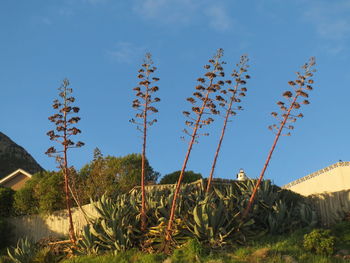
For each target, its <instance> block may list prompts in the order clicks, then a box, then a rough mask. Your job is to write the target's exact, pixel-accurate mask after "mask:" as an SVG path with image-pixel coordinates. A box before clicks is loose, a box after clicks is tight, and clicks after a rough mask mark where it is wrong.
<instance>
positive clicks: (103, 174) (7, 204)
mask: <svg viewBox="0 0 350 263" xmlns="http://www.w3.org/2000/svg"><path fill="white" fill-rule="evenodd" d="M140 174H141V155H139V154H129V155H126V156H122V157H114V156H106V157H103V156H102V154H101V153H100V152H99V151H97V150H96V151H95V156H94V159H93V160H92V161H91V162H90V163H89V164H86V165H85V166H83V167H82V169H81V170H80V171H75V170H74V169H71V172H70V177H71V181H72V189H73V191H74V193H75V195H76V196H77V198H78V199H79V200H80V202H81V204H87V203H89V202H90V198H92V199H93V200H97V199H99V198H101V196H102V195H104V194H105V195H106V196H108V197H115V196H116V195H118V194H120V193H126V192H128V191H130V190H131V189H132V188H133V187H134V186H137V185H139V180H140ZM158 177H159V173H158V172H155V171H154V170H153V168H152V167H151V166H150V165H149V163H148V161H147V160H146V181H147V182H154V181H156V180H157V179H158ZM63 185H64V181H63V176H62V173H61V172H53V171H44V172H39V173H36V174H34V175H33V177H32V178H31V180H29V181H27V182H26V184H25V186H24V187H23V188H22V189H20V190H19V191H17V192H15V193H14V192H13V191H11V190H10V189H7V188H0V198H1V205H0V213H1V211H2V210H1V207H4V209H5V208H6V209H7V210H6V211H8V213H12V214H16V215H23V214H35V213H44V214H47V213H52V212H54V211H56V210H60V209H65V207H66V206H65V200H64V193H63V191H62V189H63ZM7 192H9V193H10V192H11V193H12V194H11V196H12V195H13V193H14V197H11V198H10V196H8V194H7V195H6V196H5V193H7ZM13 199H14V202H13V208H14V209H11V208H12V200H13ZM72 201H74V200H72ZM10 210H11V211H10Z"/></svg>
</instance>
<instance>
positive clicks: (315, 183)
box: [283, 162, 350, 196]
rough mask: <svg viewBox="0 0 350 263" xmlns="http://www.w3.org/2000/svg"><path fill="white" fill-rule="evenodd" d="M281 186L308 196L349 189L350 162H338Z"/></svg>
mask: <svg viewBox="0 0 350 263" xmlns="http://www.w3.org/2000/svg"><path fill="white" fill-rule="evenodd" d="M283 188H286V189H289V190H292V191H294V192H297V193H299V194H301V195H304V196H308V195H312V194H318V193H324V192H338V191H343V190H348V189H350V162H338V163H335V164H333V165H331V166H328V167H326V168H324V169H321V170H319V171H317V172H314V173H312V174H309V175H307V176H305V177H302V178H300V179H298V180H296V181H293V182H291V183H289V184H287V185H285V186H283Z"/></svg>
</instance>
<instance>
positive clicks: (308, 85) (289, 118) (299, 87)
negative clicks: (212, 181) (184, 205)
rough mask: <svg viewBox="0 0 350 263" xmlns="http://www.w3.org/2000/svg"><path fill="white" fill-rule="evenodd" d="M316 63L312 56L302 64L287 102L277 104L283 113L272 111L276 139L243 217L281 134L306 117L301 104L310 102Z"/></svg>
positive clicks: (289, 91)
mask: <svg viewBox="0 0 350 263" xmlns="http://www.w3.org/2000/svg"><path fill="white" fill-rule="evenodd" d="M315 64H316V62H315V58H314V57H311V58H310V60H309V62H307V63H305V64H304V65H303V66H302V70H303V74H301V73H300V72H296V74H297V79H296V80H295V81H289V82H288V84H289V85H290V86H291V89H290V90H287V91H285V92H284V93H283V97H284V98H285V99H286V100H287V101H286V102H282V101H279V102H277V105H278V106H279V107H280V109H281V113H280V114H278V113H277V112H272V113H271V115H272V116H273V117H274V118H276V119H277V124H273V125H271V126H269V129H270V130H272V131H273V132H274V133H275V139H274V141H273V144H272V147H271V149H270V151H269V154H268V156H267V159H266V161H265V164H264V167H263V169H262V170H261V173H260V176H259V179H258V181H257V182H256V184H255V187H254V189H253V192H252V195H251V197H250V199H249V202H248V205H247V207H246V209H245V210H244V212H243V218H245V217H246V216H247V215H248V213H249V210H250V208H251V206H252V204H253V202H254V199H255V197H256V193H257V191H258V188H259V186H260V184H261V181H262V179H263V177H264V174H265V171H266V169H267V166H268V165H269V162H270V160H271V156H272V154H273V152H274V150H275V147H276V145H277V142H278V139H279V138H280V136H281V135H286V136H290V135H291V133H290V132H288V133H285V134H283V131H284V130H285V129H287V130H293V129H294V125H291V124H290V123H295V122H296V121H297V119H298V118H302V117H304V115H303V114H302V113H300V108H301V104H305V105H307V104H310V102H309V100H307V98H308V97H309V95H308V91H311V90H312V89H313V88H312V84H313V83H314V81H313V79H311V77H313V72H315V71H316V70H315V69H313V66H314V65H315ZM299 98H304V99H303V101H302V102H298V99H299ZM293 111H298V112H296V113H293V114H292V112H293Z"/></svg>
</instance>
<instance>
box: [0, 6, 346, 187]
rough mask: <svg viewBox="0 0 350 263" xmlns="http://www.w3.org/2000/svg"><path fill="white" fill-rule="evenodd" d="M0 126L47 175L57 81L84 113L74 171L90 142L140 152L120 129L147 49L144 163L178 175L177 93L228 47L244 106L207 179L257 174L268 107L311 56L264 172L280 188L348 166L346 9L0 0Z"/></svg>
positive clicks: (266, 137) (207, 152)
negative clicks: (287, 127) (288, 128)
mask: <svg viewBox="0 0 350 263" xmlns="http://www.w3.org/2000/svg"><path fill="white" fill-rule="evenodd" d="M0 32H1V39H0V40H1V41H0V83H1V84H0V85H1V88H0V89H1V93H0V94H1V95H0V96H1V103H0V123H1V126H0V131H2V132H4V133H5V134H6V135H8V136H9V137H10V138H12V139H13V140H14V141H15V142H16V143H18V144H20V145H22V146H23V147H25V148H26V149H27V150H28V151H29V152H30V153H31V154H32V155H33V157H34V158H35V159H36V160H37V161H38V162H39V163H40V164H41V165H42V166H43V167H44V168H45V169H55V166H56V164H55V162H54V160H53V159H51V158H48V157H47V156H46V155H44V152H45V151H46V149H47V148H48V147H50V146H51V145H52V144H51V142H50V141H49V138H48V137H47V136H46V135H45V134H46V132H47V131H48V130H49V129H51V128H52V126H50V123H49V121H48V120H47V117H48V116H49V115H51V114H52V113H53V112H52V110H51V102H52V100H53V99H54V98H55V97H56V96H57V88H58V87H59V85H60V83H61V81H62V79H63V78H65V77H67V78H69V79H70V81H71V87H72V88H73V89H74V94H75V95H76V98H77V105H78V106H80V108H81V118H82V121H81V123H80V128H81V130H82V131H83V133H82V134H81V136H80V139H81V140H82V141H84V142H85V143H86V146H85V147H84V148H82V149H78V150H72V152H71V153H72V154H71V158H70V164H72V165H75V166H76V167H77V168H80V167H81V166H82V165H84V164H85V163H87V162H89V161H90V160H91V159H92V153H93V149H94V148H95V147H99V148H100V149H101V151H102V152H103V153H104V154H105V155H108V154H109V155H115V156H122V155H126V154H128V153H135V152H136V153H137V152H141V138H140V137H139V134H138V132H137V131H136V129H135V127H134V126H133V125H132V124H130V123H129V122H128V120H129V119H130V118H132V117H133V114H134V113H135V112H134V110H133V109H132V108H131V101H132V100H133V99H134V92H133V91H132V88H133V87H135V86H136V84H137V78H136V74H137V70H138V68H139V66H140V64H141V62H142V59H143V56H144V53H145V52H147V51H149V52H151V53H152V54H153V58H154V61H155V64H156V66H157V67H158V68H159V70H158V71H157V76H158V77H160V79H161V81H160V82H159V86H160V91H159V96H160V98H161V99H162V101H161V103H159V105H158V108H159V114H158V123H157V124H156V125H154V126H153V127H152V129H151V130H150V132H149V144H148V152H147V153H148V158H149V160H150V163H151V165H152V166H153V167H154V169H155V170H157V171H159V172H160V173H161V174H163V175H164V174H166V173H169V172H172V171H174V170H179V169H180V168H181V165H182V162H183V158H184V154H185V151H186V148H187V145H186V143H184V142H182V141H181V140H180V139H179V137H180V136H182V132H181V130H182V129H183V128H184V118H183V116H182V114H181V112H182V111H183V110H186V109H188V108H189V105H188V103H187V102H186V101H185V98H186V97H188V96H190V95H191V93H192V92H193V91H194V86H195V85H196V81H195V80H196V79H197V78H198V77H200V76H201V74H202V73H203V70H202V69H203V67H202V66H203V65H204V64H205V63H206V61H207V60H208V59H209V58H210V57H211V56H212V55H213V54H214V52H215V50H216V49H217V48H223V49H224V50H225V56H224V59H225V60H226V61H227V62H228V64H227V66H226V71H227V72H229V71H230V70H231V68H232V66H233V65H234V64H235V63H236V62H237V61H238V59H239V57H240V55H241V54H244V53H246V54H248V55H249V57H250V65H251V68H250V74H251V76H252V79H251V81H249V83H248V85H247V87H248V88H249V92H248V94H247V97H246V99H245V100H244V103H243V106H244V108H245V110H244V111H243V112H240V114H239V115H238V116H237V117H236V118H234V119H233V122H232V123H230V126H229V129H228V131H227V135H226V138H225V142H224V145H223V149H222V152H221V154H220V157H219V161H218V164H217V170H216V174H215V176H217V177H222V178H234V176H235V174H236V173H237V172H238V170H239V169H240V168H244V169H245V171H246V173H247V174H248V176H250V177H257V176H258V174H259V172H260V170H261V168H262V166H263V164H264V161H265V158H266V155H267V153H268V150H269V148H270V146H271V144H272V141H273V137H274V136H273V134H272V133H271V132H270V131H269V130H268V129H267V126H268V125H270V124H272V123H273V118H272V117H271V116H270V112H271V111H276V110H277V106H276V102H277V101H278V100H280V98H281V94H282V92H283V91H285V90H286V89H287V88H288V84H287V82H288V81H289V80H291V79H294V78H295V74H294V72H295V71H297V70H298V69H299V67H300V66H301V65H302V64H303V63H304V62H305V61H306V60H307V59H308V58H309V57H310V56H315V57H316V59H317V70H318V72H317V73H316V76H315V86H314V87H315V89H314V91H313V92H312V94H311V97H310V101H311V104H310V105H309V106H307V107H304V110H303V113H304V115H305V118H304V119H302V120H300V121H298V122H297V124H296V129H295V130H294V131H293V135H292V136H291V137H283V138H281V140H280V143H279V144H278V146H277V149H276V151H275V153H274V155H273V158H272V161H271V163H270V166H269V168H268V170H267V173H266V177H267V178H269V179H272V180H273V181H274V182H275V183H276V184H278V185H283V184H285V183H288V182H290V181H292V180H295V179H297V178H299V177H302V176H305V175H307V174H308V173H311V172H314V171H316V170H318V169H321V168H323V167H325V166H328V165H330V164H332V163H334V162H336V161H338V160H339V159H341V160H343V161H349V157H348V156H349V149H350V141H349V134H350V131H349V128H350V124H349V123H350V121H349V120H350V107H349V98H350V91H349V90H350V88H349V83H350V62H349V61H350V59H349V57H350V56H349V54H350V53H349V51H350V39H349V37H350V2H349V1H342V0H339V1H322V0H295V1H282V0H255V1H254V0H251V1H233V0H232V1H231V0H217V1H210V0H32V1H26V0H1V2H0ZM220 129H221V122H220V121H217V122H214V123H213V125H212V126H211V127H210V129H209V132H210V133H211V135H210V136H209V137H206V138H201V139H200V143H199V144H198V145H195V148H194V150H193V154H192V156H191V158H190V161H189V164H188V169H191V170H194V171H197V172H201V173H202V174H203V175H204V176H207V175H208V173H209V169H210V166H211V161H212V158H213V155H214V151H215V147H216V142H217V139H218V132H219V130H220Z"/></svg>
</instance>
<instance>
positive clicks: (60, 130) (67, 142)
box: [45, 79, 84, 166]
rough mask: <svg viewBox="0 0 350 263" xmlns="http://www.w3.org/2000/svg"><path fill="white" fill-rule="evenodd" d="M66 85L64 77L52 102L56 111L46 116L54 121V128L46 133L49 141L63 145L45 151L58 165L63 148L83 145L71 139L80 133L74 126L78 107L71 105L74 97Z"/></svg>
mask: <svg viewBox="0 0 350 263" xmlns="http://www.w3.org/2000/svg"><path fill="white" fill-rule="evenodd" d="M68 86H69V81H68V80H67V79H64V80H63V83H62V85H61V87H60V88H59V89H58V90H59V98H58V99H55V100H54V101H53V104H52V108H53V109H55V110H57V111H58V113H55V114H53V115H52V116H50V117H49V118H48V119H49V120H50V122H52V123H54V125H55V126H56V128H55V129H54V130H50V131H48V132H47V133H46V134H47V135H48V136H49V138H50V140H51V141H55V142H57V143H59V144H61V145H62V146H63V147H62V148H63V149H62V150H59V151H57V150H56V148H55V147H54V146H52V147H50V148H49V149H48V150H47V151H46V152H45V154H47V155H48V156H50V157H55V158H56V161H57V162H58V163H59V164H60V166H61V165H62V160H63V158H62V157H61V154H62V153H63V152H64V149H68V148H78V147H81V146H83V145H84V143H83V142H81V141H78V142H74V141H73V140H72V136H75V135H78V134H80V133H81V130H80V129H78V128H77V127H76V126H75V124H77V123H78V122H79V121H80V117H78V116H76V114H77V113H79V110H80V109H79V108H78V107H76V106H73V103H74V102H75V98H74V97H73V96H72V92H73V90H72V89H71V88H68Z"/></svg>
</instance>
